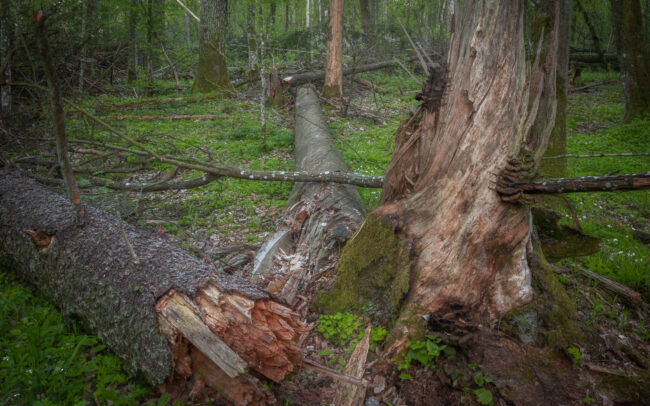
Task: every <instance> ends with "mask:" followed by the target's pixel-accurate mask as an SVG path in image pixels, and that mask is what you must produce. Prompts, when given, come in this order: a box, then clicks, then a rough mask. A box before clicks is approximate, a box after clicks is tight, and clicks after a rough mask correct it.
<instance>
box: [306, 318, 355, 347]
mask: <svg viewBox="0 0 650 406" xmlns="http://www.w3.org/2000/svg"><path fill="white" fill-rule="evenodd" d="M361 325H362V324H361V321H360V320H359V318H358V317H357V316H355V315H353V314H349V313H336V314H333V315H331V316H329V315H325V314H323V315H321V316H320V317H318V326H317V327H316V331H318V332H319V333H321V334H322V335H323V337H325V339H326V340H327V341H329V342H330V343H332V344H334V345H336V346H339V347H343V346H345V345H347V344H348V343H350V341H352V340H353V339H354V340H359V339H361V337H362V336H363V331H360V329H361Z"/></svg>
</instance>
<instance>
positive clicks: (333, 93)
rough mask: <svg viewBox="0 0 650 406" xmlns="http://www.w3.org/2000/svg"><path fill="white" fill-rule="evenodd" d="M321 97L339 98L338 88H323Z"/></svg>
mask: <svg viewBox="0 0 650 406" xmlns="http://www.w3.org/2000/svg"><path fill="white" fill-rule="evenodd" d="M323 97H324V98H326V99H336V98H339V97H341V88H340V86H336V85H335V86H328V85H325V86H323Z"/></svg>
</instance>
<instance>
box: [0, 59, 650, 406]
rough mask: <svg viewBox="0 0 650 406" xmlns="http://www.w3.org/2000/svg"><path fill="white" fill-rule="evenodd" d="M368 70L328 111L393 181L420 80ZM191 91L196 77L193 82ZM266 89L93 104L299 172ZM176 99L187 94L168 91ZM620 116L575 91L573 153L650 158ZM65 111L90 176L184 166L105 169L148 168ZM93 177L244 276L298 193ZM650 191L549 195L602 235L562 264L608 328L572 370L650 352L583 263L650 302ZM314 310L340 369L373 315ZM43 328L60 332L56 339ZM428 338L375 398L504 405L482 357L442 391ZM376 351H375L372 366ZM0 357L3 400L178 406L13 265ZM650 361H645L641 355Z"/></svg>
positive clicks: (302, 396)
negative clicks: (134, 186)
mask: <svg viewBox="0 0 650 406" xmlns="http://www.w3.org/2000/svg"><path fill="white" fill-rule="evenodd" d="M358 77H361V78H363V79H366V80H368V81H370V82H372V83H373V84H375V85H377V86H378V90H376V91H372V90H369V89H368V88H367V87H363V86H361V85H359V84H358V83H356V82H352V81H349V82H348V81H346V86H348V87H347V89H350V90H349V94H347V95H346V96H347V97H348V98H349V105H348V106H347V108H345V107H341V108H336V107H335V106H332V105H327V104H323V106H324V109H325V113H326V116H327V117H328V118H329V128H330V131H331V133H332V135H333V136H334V139H335V141H336V144H337V146H338V148H339V149H340V150H341V152H342V153H343V156H344V158H345V160H346V162H347V163H348V165H349V166H350V170H351V171H353V172H358V173H364V174H372V175H381V174H383V172H384V169H385V168H386V167H387V165H388V163H389V160H390V155H391V152H392V147H393V136H394V134H395V132H396V129H397V127H398V126H399V124H400V122H401V121H402V120H403V119H404V118H406V117H408V114H409V110H410V107H411V106H412V105H414V104H415V101H414V95H415V93H416V91H417V90H419V89H418V85H417V84H416V83H415V82H414V81H413V80H412V79H410V78H409V77H408V76H407V75H406V74H405V73H403V72H402V71H393V72H389V73H385V72H384V73H381V72H374V73H367V74H362V75H358ZM612 79H617V74H615V73H602V72H600V73H598V72H596V73H590V72H585V73H583V76H582V79H581V83H579V84H576V87H580V86H584V85H588V84H593V83H596V82H599V81H611V80H612ZM184 85H185V87H186V88H187V87H189V86H188V84H187V83H185V84H184ZM164 87H169V84H164ZM141 90H142V89H134V92H138V91H140V93H141ZM257 92H258V90H256V89H248V90H246V89H243V91H242V93H240V94H238V95H237V96H236V97H233V98H229V99H225V100H216V99H210V98H194V97H191V96H190V95H189V93H187V91H186V92H184V93H183V94H180V95H171V94H166V95H161V96H159V97H156V98H151V104H141V105H137V106H130V105H129V103H131V102H134V101H141V100H142V99H141V98H136V97H118V96H111V95H102V96H99V97H92V98H90V97H89V98H87V99H85V100H84V101H83V104H84V106H86V107H87V108H89V109H92V111H93V113H94V114H96V115H98V116H100V117H102V118H103V119H106V120H108V121H109V122H111V123H112V124H113V125H115V126H116V127H117V128H118V129H119V130H121V131H123V132H125V133H128V134H129V135H131V136H132V137H135V138H137V139H138V141H140V142H144V143H146V144H147V145H149V146H151V147H152V148H155V149H156V150H158V151H161V152H164V153H167V154H171V155H179V156H185V157H192V158H195V159H198V160H201V161H205V162H211V163H214V164H229V165H234V166H241V167H246V168H251V169H275V170H288V169H291V168H292V148H293V123H294V117H293V111H292V109H291V106H290V105H288V106H285V108H281V109H267V110H266V111H267V125H266V138H265V140H263V139H262V138H261V133H260V121H259V104H258V95H257ZM179 96H180V97H183V100H180V101H178V100H177V101H172V102H165V101H164V99H166V98H170V97H179ZM623 113H624V99H623V93H622V90H621V87H620V83H619V82H618V81H614V82H608V83H606V84H603V85H600V86H594V87H590V88H587V89H584V90H580V91H576V92H572V93H571V94H570V97H569V110H568V120H567V126H568V131H569V135H570V136H569V138H568V145H567V148H568V153H569V154H576V155H588V154H600V153H622V152H644V153H648V152H650V150H648V148H649V147H650V143H648V140H650V120H648V119H646V120H637V121H633V122H631V123H628V124H621V122H622V118H623ZM170 115H194V116H196V115H215V116H216V119H205V118H195V119H181V120H171V119H164V118H163V119H157V120H148V119H143V118H142V116H170ZM117 116H119V117H117ZM69 118H70V119H69V120H68V122H67V125H68V131H69V136H70V138H71V139H72V140H73V142H72V145H73V146H74V147H79V148H85V149H86V151H83V150H79V152H78V153H75V154H73V156H72V158H73V160H74V162H75V163H76V164H77V165H78V166H80V167H82V168H83V167H87V168H91V167H92V168H93V169H92V170H91V171H90V173H91V174H92V175H93V176H102V177H106V178H109V177H110V178H111V179H115V180H118V179H119V180H126V181H129V182H144V181H155V180H156V179H160V178H161V177H163V176H164V175H165V174H166V173H169V171H172V170H173V168H172V167H170V166H168V165H164V164H153V165H149V167H150V168H151V167H152V166H153V168H154V170H151V169H147V170H142V171H137V172H136V173H134V174H123V175H120V174H107V173H101V171H100V169H99V167H101V168H109V167H111V168H113V167H117V166H125V167H137V166H141V165H142V162H141V158H137V157H135V158H134V157H133V156H128V157H127V156H123V155H120V154H117V153H115V151H111V150H108V149H103V148H102V146H101V145H102V144H112V145H116V146H122V147H127V146H128V144H126V143H125V142H124V141H123V140H121V139H119V138H117V137H116V136H114V135H113V134H111V133H109V132H107V131H106V130H104V129H103V128H101V127H98V126H97V125H95V124H94V123H93V122H92V121H88V120H86V119H84V118H82V117H80V116H79V115H77V114H76V113H74V112H71V114H69ZM30 136H31V137H33V138H31V139H29V138H27V139H25V141H24V143H23V145H21V148H23V150H24V151H25V150H26V151H29V152H30V154H31V155H32V156H34V157H36V158H38V159H50V160H51V159H52V158H53V153H52V151H54V148H53V147H52V145H49V144H48V142H47V141H43V139H42V138H39V137H42V135H40V136H39V135H38V134H36V132H34V133H33V134H31V135H30ZM89 148H92V149H94V150H101V151H105V152H107V153H109V154H110V155H107V156H101V157H99V156H98V155H96V154H94V153H89V151H87V150H88V149H89ZM98 163H100V165H98ZM648 168H650V157H648V156H631V157H620V156H619V157H597V158H570V159H569V160H568V176H570V177H576V176H586V175H605V174H614V173H621V174H623V173H638V172H646V171H648ZM90 173H89V174H81V175H79V176H78V180H79V183H80V185H81V186H82V187H84V189H83V197H84V199H85V201H86V202H88V203H89V204H91V205H95V206H99V207H103V208H106V209H108V210H111V211H113V212H117V213H118V214H119V215H120V216H121V217H122V218H123V219H124V220H125V221H129V222H131V223H134V224H139V225H142V226H144V227H150V228H153V229H155V230H157V232H159V233H161V234H166V235H169V236H170V237H171V238H174V239H176V240H177V241H178V242H179V243H180V244H181V245H182V246H183V247H185V248H186V249H189V250H191V251H193V252H195V253H196V254H198V255H200V256H201V257H202V258H209V259H210V260H213V261H215V262H222V261H223V262H228V263H229V264H236V266H237V267H239V268H240V269H239V270H238V271H239V272H246V270H247V269H248V268H247V267H250V263H251V260H252V259H253V256H254V252H255V251H256V249H257V247H259V245H260V244H261V242H263V241H264V240H265V239H266V238H267V237H268V236H269V235H270V234H272V233H273V232H275V231H276V229H277V228H278V226H280V225H281V222H282V219H281V214H282V209H283V207H284V205H285V203H286V200H287V198H288V195H289V192H290V190H291V187H292V185H291V184H286V183H279V182H255V181H246V180H238V179H230V178H224V179H220V180H218V181H215V182H212V183H210V184H208V185H206V186H203V187H200V188H197V189H192V190H184V191H163V192H153V193H146V192H145V193H142V192H126V193H124V192H116V191H113V190H110V189H108V188H90V187H88V186H89V185H90V180H89V179H90V176H91V174H90ZM176 176H178V177H182V178H190V177H192V176H196V173H192V172H190V171H178V172H177V173H176ZM359 191H360V194H361V197H362V199H363V202H364V205H365V206H366V207H367V208H368V209H372V208H373V207H374V206H375V205H376V204H377V202H378V200H379V193H380V191H379V190H377V189H362V188H360V189H359ZM649 196H650V193H649V192H647V191H638V192H625V193H593V194H575V195H570V196H567V199H565V200H549V201H548V202H547V206H548V207H550V208H552V209H554V210H557V211H560V212H562V213H564V214H565V216H564V217H563V218H562V220H561V221H560V224H564V225H567V226H572V227H576V226H577V225H579V226H580V227H582V229H583V230H584V232H585V233H586V234H587V235H590V236H593V237H596V238H599V239H600V250H599V251H598V252H596V253H594V254H591V255H588V256H583V257H579V258H570V259H562V260H559V261H558V262H557V263H556V265H557V269H558V270H559V271H561V272H559V273H558V274H557V278H558V279H559V280H560V282H562V283H563V284H564V285H565V287H566V288H567V290H568V291H569V293H570V296H571V298H572V300H574V301H575V303H576V304H577V307H578V318H579V321H580V322H581V324H582V325H584V326H586V331H584V333H585V336H586V337H592V336H598V337H601V338H602V339H598V340H595V339H594V340H585V342H580V343H575V344H574V345H572V346H570V347H568V348H565V355H566V359H565V361H566V362H568V363H569V365H572V366H573V367H574V368H575V369H576V370H579V369H580V368H587V367H588V365H591V364H593V363H594V362H600V361H611V362H610V363H609V364H608V365H610V366H611V365H615V364H616V363H617V362H619V363H620V367H621V368H625V367H626V365H625V362H634V360H633V359H632V358H634V357H633V356H629V355H625V354H623V355H621V354H620V353H621V352H622V351H623V350H621V349H620V346H617V345H616V343H619V342H621V340H623V341H625V342H626V343H627V347H631V348H636V349H637V350H638V351H640V353H641V355H642V357H647V356H648V351H649V350H650V321H649V320H648V319H647V312H646V311H644V310H639V309H635V308H630V307H627V306H626V305H625V304H624V303H622V302H621V301H620V300H619V299H618V298H617V297H614V296H611V295H608V294H606V293H604V292H602V291H601V290H600V289H598V285H597V284H596V283H594V282H592V281H589V280H586V279H584V278H583V277H582V276H580V273H579V272H578V271H577V270H578V268H586V269H589V270H592V271H594V272H598V273H600V274H603V275H605V276H607V277H609V278H611V279H613V280H615V281H618V282H620V283H623V284H625V285H627V286H629V287H631V288H633V289H635V290H636V291H638V292H639V293H641V294H642V295H643V297H644V299H645V300H646V302H647V301H648V300H650V249H649V246H648V241H641V240H640V239H639V235H640V234H639V233H638V231H641V232H648V231H650V200H649ZM635 230H637V232H636V233H635ZM233 256H237V258H233ZM0 272H3V271H2V270H0ZM316 317H318V316H317V315H314V316H313V318H314V319H313V320H310V321H316V322H317V328H316V330H317V331H318V332H319V334H317V335H314V336H312V337H311V338H310V341H309V342H306V343H305V346H306V351H307V354H308V356H309V357H311V358H312V359H314V360H316V361H318V362H319V363H321V364H325V365H329V366H330V367H332V368H335V369H337V368H342V367H343V366H344V365H345V363H346V360H347V357H349V355H350V354H351V352H352V349H353V348H354V345H356V343H358V342H359V339H360V336H359V334H360V333H361V332H362V331H363V328H364V326H365V323H366V322H367V321H365V320H359V319H357V318H356V317H354V316H350V315H342V314H336V315H329V316H321V317H320V318H319V319H318V320H316ZM373 327H374V328H373V330H372V333H371V348H372V349H373V351H375V349H376V351H379V350H380V349H381V342H382V340H383V337H384V335H385V330H383V328H382V326H373ZM383 327H386V326H383ZM44 336H47V337H48V339H47V340H44V339H43V337H44ZM611 337H614V338H611ZM616 337H618V338H616ZM620 337H623V338H620ZM594 343H596V344H594ZM603 343H604V344H603ZM418 346H424V347H423V348H427V349H429V350H428V351H429V352H427V351H425V352H424V353H417V351H416V350H413V351H414V352H413V353H412V356H413V360H414V362H413V365H410V364H409V365H405V364H403V361H401V362H400V361H396V365H397V366H401V371H400V374H399V376H398V377H397V384H393V383H390V382H389V383H388V384H386V383H382V382H375V383H373V384H372V389H371V390H372V391H373V394H375V395H376V401H377V403H374V404H386V405H391V404H408V405H425V404H432V403H430V402H431V400H432V396H434V393H436V395H435V396H438V398H436V399H438V400H439V401H441V402H442V401H444V402H453V403H454V404H456V403H459V402H460V403H462V404H491V403H490V402H492V403H493V402H496V401H497V400H498V399H499V396H498V394H497V393H496V390H495V387H494V386H493V383H491V380H490V378H489V376H485V375H484V374H483V373H482V372H481V371H480V370H476V366H475V365H474V367H472V363H469V364H468V365H466V366H465V369H466V370H467V371H469V372H468V374H466V375H467V376H468V377H469V379H464V380H463V379H459V381H458V383H456V384H455V386H454V385H451V386H450V385H445V387H446V388H447V389H442V386H443V385H441V384H440V382H441V378H440V374H437V375H436V372H435V363H436V362H435V360H436V359H437V358H438V357H443V358H444V357H452V356H453V354H450V353H449V349H445V345H444V343H440V342H439V341H435V340H434V339H425V341H423V342H421V343H418V342H414V343H413V345H412V346H411V348H412V349H414V348H417V347H418ZM409 351H410V350H409ZM623 352H624V351H623ZM377 353H378V352H377ZM373 356H374V355H372V354H371V359H370V362H372V361H373V360H372V357H373ZM0 357H1V358H0V398H1V399H3V400H0V404H5V403H6V404H18V403H32V404H41V405H49V404H63V403H65V404H102V405H103V404H115V405H117V404H134V403H145V402H149V403H151V404H158V405H164V404H167V403H170V402H171V399H169V398H168V397H165V396H163V397H157V396H155V395H154V394H153V392H152V390H151V389H150V388H148V387H146V385H144V384H142V383H140V381H138V380H137V379H135V378H129V377H127V375H126V374H125V373H124V372H122V371H121V369H120V365H119V364H120V362H119V360H117V358H115V357H114V356H112V355H111V354H110V353H108V351H107V350H106V349H105V348H104V347H103V346H102V345H101V343H99V341H98V340H97V338H94V337H92V336H88V335H85V334H84V333H83V332H82V330H80V329H79V328H77V326H76V324H75V322H74V321H68V320H66V321H63V320H62V318H61V316H60V315H59V314H58V313H57V312H56V310H55V309H54V308H53V307H52V306H51V305H49V304H48V303H47V301H46V300H45V299H44V298H43V297H41V296H40V294H38V293H36V292H33V291H31V289H29V288H28V287H24V286H22V285H21V284H20V283H19V282H17V281H16V279H15V278H13V277H12V276H10V274H7V273H4V272H3V273H1V274H0ZM408 357H409V356H407V357H406V358H408ZM375 358H376V357H375ZM631 359H632V361H630V360H631ZM642 359H643V358H640V361H638V362H637V364H638V363H643V361H642ZM416 361H417V362H416ZM429 361H430V363H428V362H429ZM645 368H646V369H647V368H648V365H646V366H645ZM471 371H473V372H471ZM334 385H335V384H334V382H333V380H332V379H331V378H329V377H324V376H321V375H318V374H314V373H310V372H303V373H300V374H297V375H296V376H294V377H293V379H291V380H289V382H287V383H285V384H283V386H282V387H276V388H274V390H275V392H276V396H277V397H278V399H280V400H281V401H282V402H283V403H284V404H292V405H303V404H310V405H312V404H328V403H329V401H330V400H331V396H332V395H333V393H334V390H335V386H334ZM382 385H383V387H382ZM488 392H489V395H488ZM493 392H494V398H493V395H492V393H493ZM582 398H583V401H584V403H597V404H600V403H601V399H596V398H592V397H591V395H590V394H589V392H588V391H587V392H585V394H584V396H582ZM488 399H489V400H488ZM380 402H381V403H380Z"/></svg>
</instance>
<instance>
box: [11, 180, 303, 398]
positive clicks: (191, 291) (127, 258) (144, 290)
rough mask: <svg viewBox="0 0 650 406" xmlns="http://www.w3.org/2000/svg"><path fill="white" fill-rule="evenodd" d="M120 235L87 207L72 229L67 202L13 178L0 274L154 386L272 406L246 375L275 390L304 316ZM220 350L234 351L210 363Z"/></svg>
mask: <svg viewBox="0 0 650 406" xmlns="http://www.w3.org/2000/svg"><path fill="white" fill-rule="evenodd" d="M122 227H123V232H121V231H120V226H119V222H118V220H117V219H116V218H115V217H114V216H112V215H110V214H108V213H106V212H105V211H102V210H98V209H94V208H91V207H87V213H86V224H85V225H84V226H83V227H77V226H76V221H75V217H74V213H73V210H72V205H71V204H70V202H69V201H68V200H66V199H65V198H64V197H62V196H60V195H57V194H55V193H52V192H50V191H48V190H47V189H46V188H44V187H42V186H40V185H38V184H37V183H35V182H34V181H32V180H30V179H27V178H24V177H22V176H19V175H18V174H16V173H14V172H10V173H8V174H5V175H2V176H0V263H2V264H3V267H5V268H6V269H11V270H14V271H15V272H17V273H18V274H19V275H20V276H21V277H22V278H23V279H25V280H26V281H28V282H30V283H32V284H34V285H35V286H37V287H38V288H39V289H40V290H41V291H42V292H43V293H45V294H46V295H48V296H49V297H50V298H51V299H52V301H53V302H54V303H56V304H57V305H58V306H59V307H60V309H61V311H62V312H63V313H64V314H73V315H76V316H78V317H79V318H80V319H81V320H82V321H83V322H84V323H85V324H86V326H87V327H88V329H89V330H90V331H92V332H93V333H95V334H97V335H98V336H99V337H100V338H101V339H102V340H103V342H104V343H105V344H106V345H107V346H108V347H110V348H111V350H113V351H114V352H115V353H116V354H117V355H118V356H120V358H122V359H123V360H124V365H125V367H126V368H127V370H128V371H130V372H132V373H142V375H143V376H144V377H145V378H146V379H147V380H148V381H149V382H150V383H151V384H153V385H157V384H160V383H162V382H163V381H166V385H172V386H173V385H175V384H178V383H179V382H178V381H179V380H184V382H185V383H184V384H185V385H190V386H191V385H193V384H198V382H199V381H197V380H196V378H197V377H200V376H201V375H202V374H203V375H206V374H207V375H208V376H211V377H212V379H213V380H214V382H213V386H212V389H222V390H223V394H224V396H226V398H227V399H229V401H232V402H235V403H243V404H246V402H248V404H265V403H269V402H271V401H272V396H271V395H270V393H269V392H268V390H266V389H264V387H263V385H262V383H261V382H259V381H258V380H257V379H256V378H253V377H252V376H250V375H249V374H248V373H247V372H248V371H250V370H255V371H257V372H258V373H259V374H261V375H263V376H266V377H267V378H269V379H272V380H274V381H280V380H281V379H282V378H283V377H284V376H285V375H286V374H287V373H289V372H291V371H293V370H294V369H295V368H296V366H297V365H299V364H300V361H301V353H300V349H299V347H298V342H299V339H300V337H301V335H302V333H303V331H304V327H303V325H302V323H301V322H300V321H299V319H298V315H297V314H295V313H293V312H292V311H291V310H290V309H288V308H287V307H285V306H284V305H282V304H280V303H278V302H277V301H275V300H274V299H272V298H271V296H270V295H269V294H268V293H266V292H264V291H262V290H260V289H259V288H257V287H255V286H254V285H252V284H250V283H248V282H245V281H242V280H241V279H238V278H237V277H234V276H232V275H229V274H227V273H225V272H224V271H223V270H221V269H218V268H216V267H215V266H214V265H213V264H208V263H205V262H203V261H202V260H199V259H197V258H196V257H194V256H192V255H191V254H189V253H187V252H186V251H184V250H181V249H179V248H177V247H176V246H175V245H174V244H173V243H171V242H170V241H169V240H167V239H165V238H163V237H161V236H160V235H157V234H155V233H153V232H151V231H147V230H142V229H138V228H136V227H134V226H131V225H129V224H123V225H122ZM26 231H30V235H28V234H26ZM30 236H32V238H31V239H30ZM125 239H126V240H128V241H129V245H131V247H132V251H133V253H134V254H135V255H136V256H137V258H138V261H135V260H134V258H133V255H132V254H131V253H130V252H129V249H128V247H127V246H126V245H127V244H126V243H125ZM219 342H221V343H223V344H220V345H221V346H222V347H223V348H224V349H225V348H226V347H228V348H230V350H231V351H220V352H219V353H218V354H215V353H210V351H209V349H210V348H215V347H214V343H219ZM179 346H180V347H179ZM181 347H182V348H181ZM196 348H198V350H197V349H196ZM199 350H201V351H199ZM202 351H204V352H205V354H204V355H201V352H202ZM226 352H227V353H228V354H230V355H228V356H226ZM188 354H197V357H194V356H193V355H189V358H187V357H188ZM206 358H207V360H206ZM208 361H209V362H208ZM242 371H244V372H242ZM170 377H172V378H170ZM215 377H216V378H215ZM203 381H205V379H203Z"/></svg>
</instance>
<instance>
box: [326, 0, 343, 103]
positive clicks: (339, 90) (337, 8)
mask: <svg viewBox="0 0 650 406" xmlns="http://www.w3.org/2000/svg"><path fill="white" fill-rule="evenodd" d="M342 54H343V0H330V15H329V33H328V35H327V61H326V63H325V85H324V87H323V97H325V98H328V99H329V98H335V97H341V96H342V95H343V66H342V63H343V62H342V59H343V55H342Z"/></svg>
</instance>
